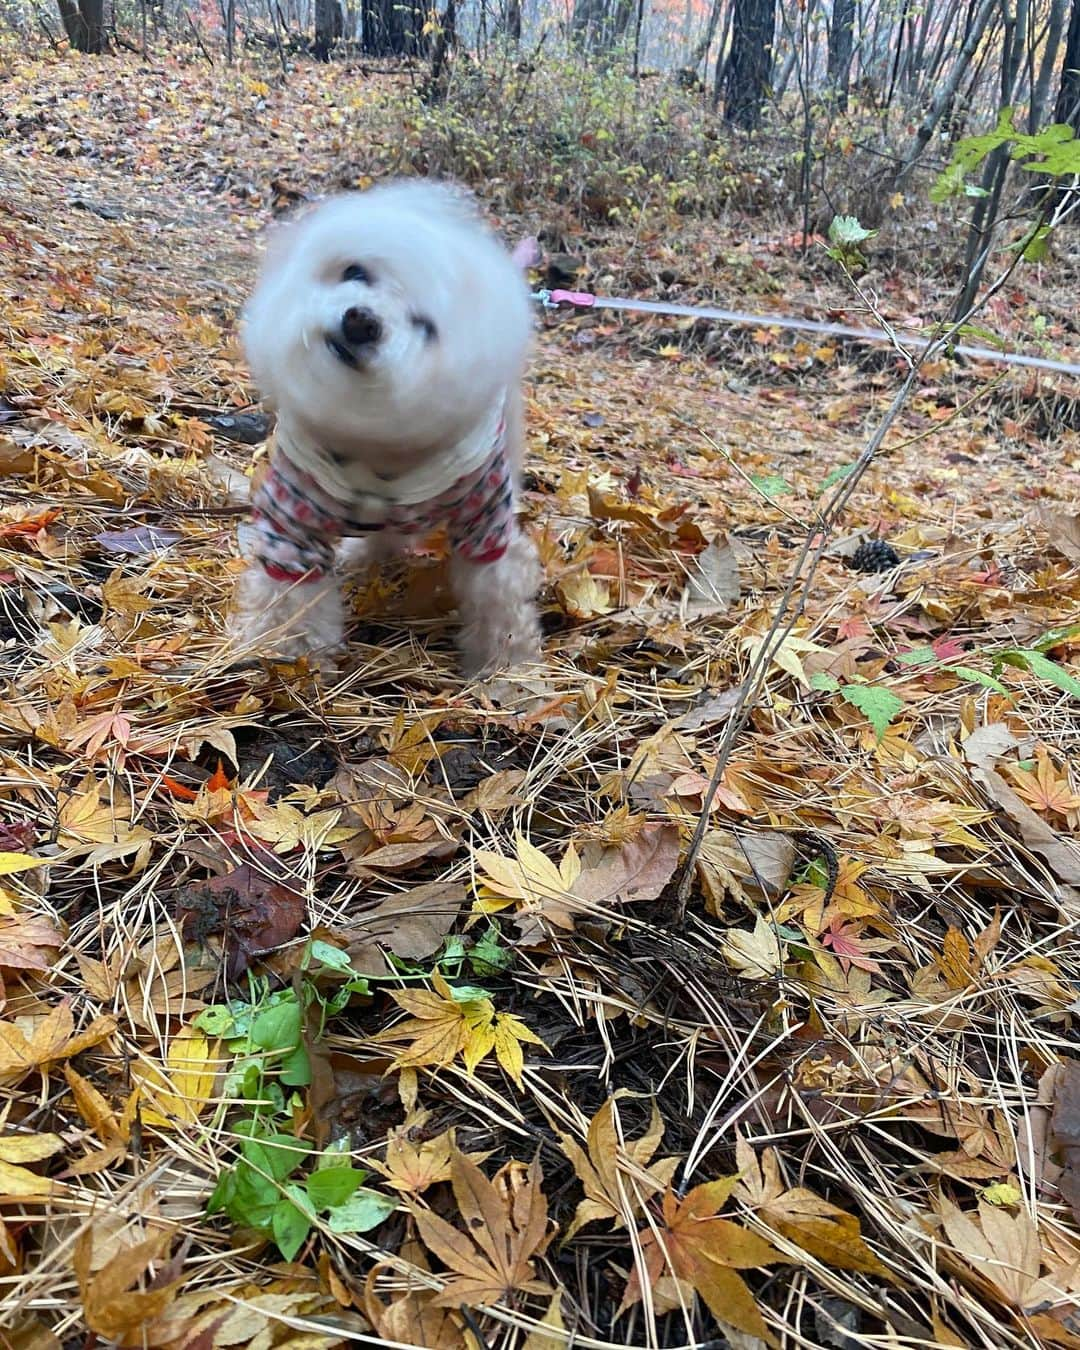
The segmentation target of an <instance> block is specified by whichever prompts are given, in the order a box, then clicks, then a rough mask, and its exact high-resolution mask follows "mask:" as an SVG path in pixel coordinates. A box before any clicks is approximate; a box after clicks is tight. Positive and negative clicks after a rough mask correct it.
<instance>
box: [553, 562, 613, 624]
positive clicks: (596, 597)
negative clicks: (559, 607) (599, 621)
mask: <svg viewBox="0 0 1080 1350" xmlns="http://www.w3.org/2000/svg"><path fill="white" fill-rule="evenodd" d="M559 595H560V596H561V597H562V602H563V607H564V609H565V610H566V612H567V614H571V615H573V617H574V618H575V619H593V618H596V616H597V615H600V614H610V613H611V611H612V610H613V609H614V608H615V606H614V605H613V604H612V601H611V589H610V587H609V586H608V585H607V584H606V582H603V581H598V580H597V578H596V577H594V576H592V575H591V574H590V573H588V572H579V573H578V574H577V575H576V576H572V577H567V578H566V580H565V581H561V582H560V583H559Z"/></svg>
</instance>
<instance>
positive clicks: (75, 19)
mask: <svg viewBox="0 0 1080 1350" xmlns="http://www.w3.org/2000/svg"><path fill="white" fill-rule="evenodd" d="M58 6H59V9H60V20H61V22H62V23H63V25H64V32H65V33H66V34H67V38H68V41H69V42H70V43H71V46H72V48H73V49H74V50H75V51H77V52H86V53H87V54H89V55H91V56H100V55H101V54H102V52H104V51H105V50H106V46H107V44H106V42H105V4H104V0H58Z"/></svg>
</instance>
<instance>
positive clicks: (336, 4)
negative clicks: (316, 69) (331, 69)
mask: <svg viewBox="0 0 1080 1350" xmlns="http://www.w3.org/2000/svg"><path fill="white" fill-rule="evenodd" d="M344 28H345V23H344V18H343V16H342V13H341V4H340V0H315V47H314V55H315V60H316V61H329V60H330V52H331V51H332V49H333V48H334V46H335V45H336V44H337V43H338V42H340V41H341V36H342V33H343V32H344Z"/></svg>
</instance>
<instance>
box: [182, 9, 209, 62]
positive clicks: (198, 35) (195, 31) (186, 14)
mask: <svg viewBox="0 0 1080 1350" xmlns="http://www.w3.org/2000/svg"><path fill="white" fill-rule="evenodd" d="M184 18H185V19H187V21H188V27H189V28H190V29H191V31H192V33H193V34H194V35H195V41H196V42H197V43H198V44H199V50H200V51H201V52H202V54H203V56H205V57H206V60H207V62H208V64H209V65H211V66H212V65H213V64H214V58H213V57H212V56H211V55H210V53H209V52H208V51H207V50H206V43H205V42H203V40H202V34H201V33H200V32H199V30H198V29H197V28H196V27H195V21H194V20H193V19H192V17H191V14H190V13H189V12H188V11H187V10H186V9H185V10H184Z"/></svg>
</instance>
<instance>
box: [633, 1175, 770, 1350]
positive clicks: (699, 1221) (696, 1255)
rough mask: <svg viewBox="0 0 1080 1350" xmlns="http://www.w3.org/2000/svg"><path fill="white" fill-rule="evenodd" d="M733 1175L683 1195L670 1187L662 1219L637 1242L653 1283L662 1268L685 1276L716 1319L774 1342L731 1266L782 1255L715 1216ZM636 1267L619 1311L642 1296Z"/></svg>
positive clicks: (734, 1180)
mask: <svg viewBox="0 0 1080 1350" xmlns="http://www.w3.org/2000/svg"><path fill="white" fill-rule="evenodd" d="M738 1180H739V1179H738V1177H725V1178H723V1179H722V1180H720V1181H710V1182H705V1183H704V1185H701V1186H695V1187H694V1189H693V1190H692V1191H690V1192H689V1193H688V1194H687V1195H686V1196H685V1197H684V1198H683V1199H682V1200H679V1199H678V1198H677V1197H676V1195H675V1194H674V1192H673V1191H671V1190H670V1189H669V1190H668V1191H666V1192H665V1194H664V1200H663V1222H662V1223H660V1222H658V1223H657V1224H656V1225H655V1226H653V1225H650V1226H649V1227H648V1228H644V1229H642V1230H641V1232H639V1233H638V1243H639V1244H640V1247H641V1251H642V1258H643V1265H644V1268H645V1271H646V1274H647V1275H648V1278H649V1282H650V1284H651V1285H652V1286H653V1287H655V1286H656V1285H657V1283H658V1282H659V1281H660V1280H661V1279H662V1277H663V1276H664V1275H665V1273H667V1274H670V1275H673V1276H674V1277H675V1278H676V1279H678V1280H685V1281H686V1283H687V1284H690V1285H692V1286H693V1287H694V1289H696V1290H697V1292H698V1294H700V1296H701V1298H702V1299H703V1300H704V1302H705V1304H706V1305H707V1306H708V1308H709V1311H710V1312H711V1313H712V1314H713V1316H714V1317H715V1318H716V1319H717V1320H718V1321H719V1322H721V1323H722V1324H724V1325H725V1326H731V1327H735V1328H736V1330H738V1331H741V1332H744V1333H745V1334H746V1335H748V1336H757V1337H758V1338H759V1339H761V1340H763V1341H765V1342H766V1344H768V1345H775V1344H776V1341H775V1338H774V1337H773V1336H772V1334H771V1332H770V1331H769V1329H768V1327H767V1326H766V1325H765V1321H764V1318H763V1317H762V1316H761V1313H760V1311H759V1310H758V1306H757V1303H756V1302H755V1301H754V1296H753V1294H751V1292H750V1290H749V1288H748V1287H747V1285H746V1283H745V1282H744V1281H743V1280H742V1279H741V1278H740V1277H739V1276H738V1275H736V1274H735V1271H736V1270H750V1269H753V1268H755V1267H757V1266H766V1265H772V1264H773V1263H774V1262H776V1261H782V1260H783V1259H784V1258H783V1256H782V1255H781V1254H780V1253H779V1252H778V1251H777V1250H776V1248H775V1247H772V1246H770V1244H769V1243H768V1242H766V1241H765V1239H764V1238H761V1237H758V1235H757V1234H756V1233H752V1232H750V1230H749V1229H747V1228H743V1227H741V1226H740V1225H739V1224H737V1223H733V1222H732V1221H731V1220H730V1219H721V1218H718V1217H717V1215H718V1212H719V1210H720V1209H721V1208H722V1207H723V1206H724V1205H725V1204H726V1203H727V1199H728V1197H729V1196H730V1195H731V1193H732V1191H733V1190H734V1188H735V1185H736V1183H737V1182H738ZM640 1269H641V1267H640V1266H637V1265H635V1267H634V1270H633V1272H632V1274H631V1276H630V1279H629V1280H628V1282H627V1285H626V1292H625V1293H624V1294H623V1299H622V1303H621V1304H620V1305H619V1312H620V1313H622V1312H624V1311H625V1310H626V1309H627V1308H629V1307H632V1306H633V1305H634V1304H635V1303H637V1302H638V1301H639V1300H640V1299H641V1294H642V1290H641V1282H640Z"/></svg>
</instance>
